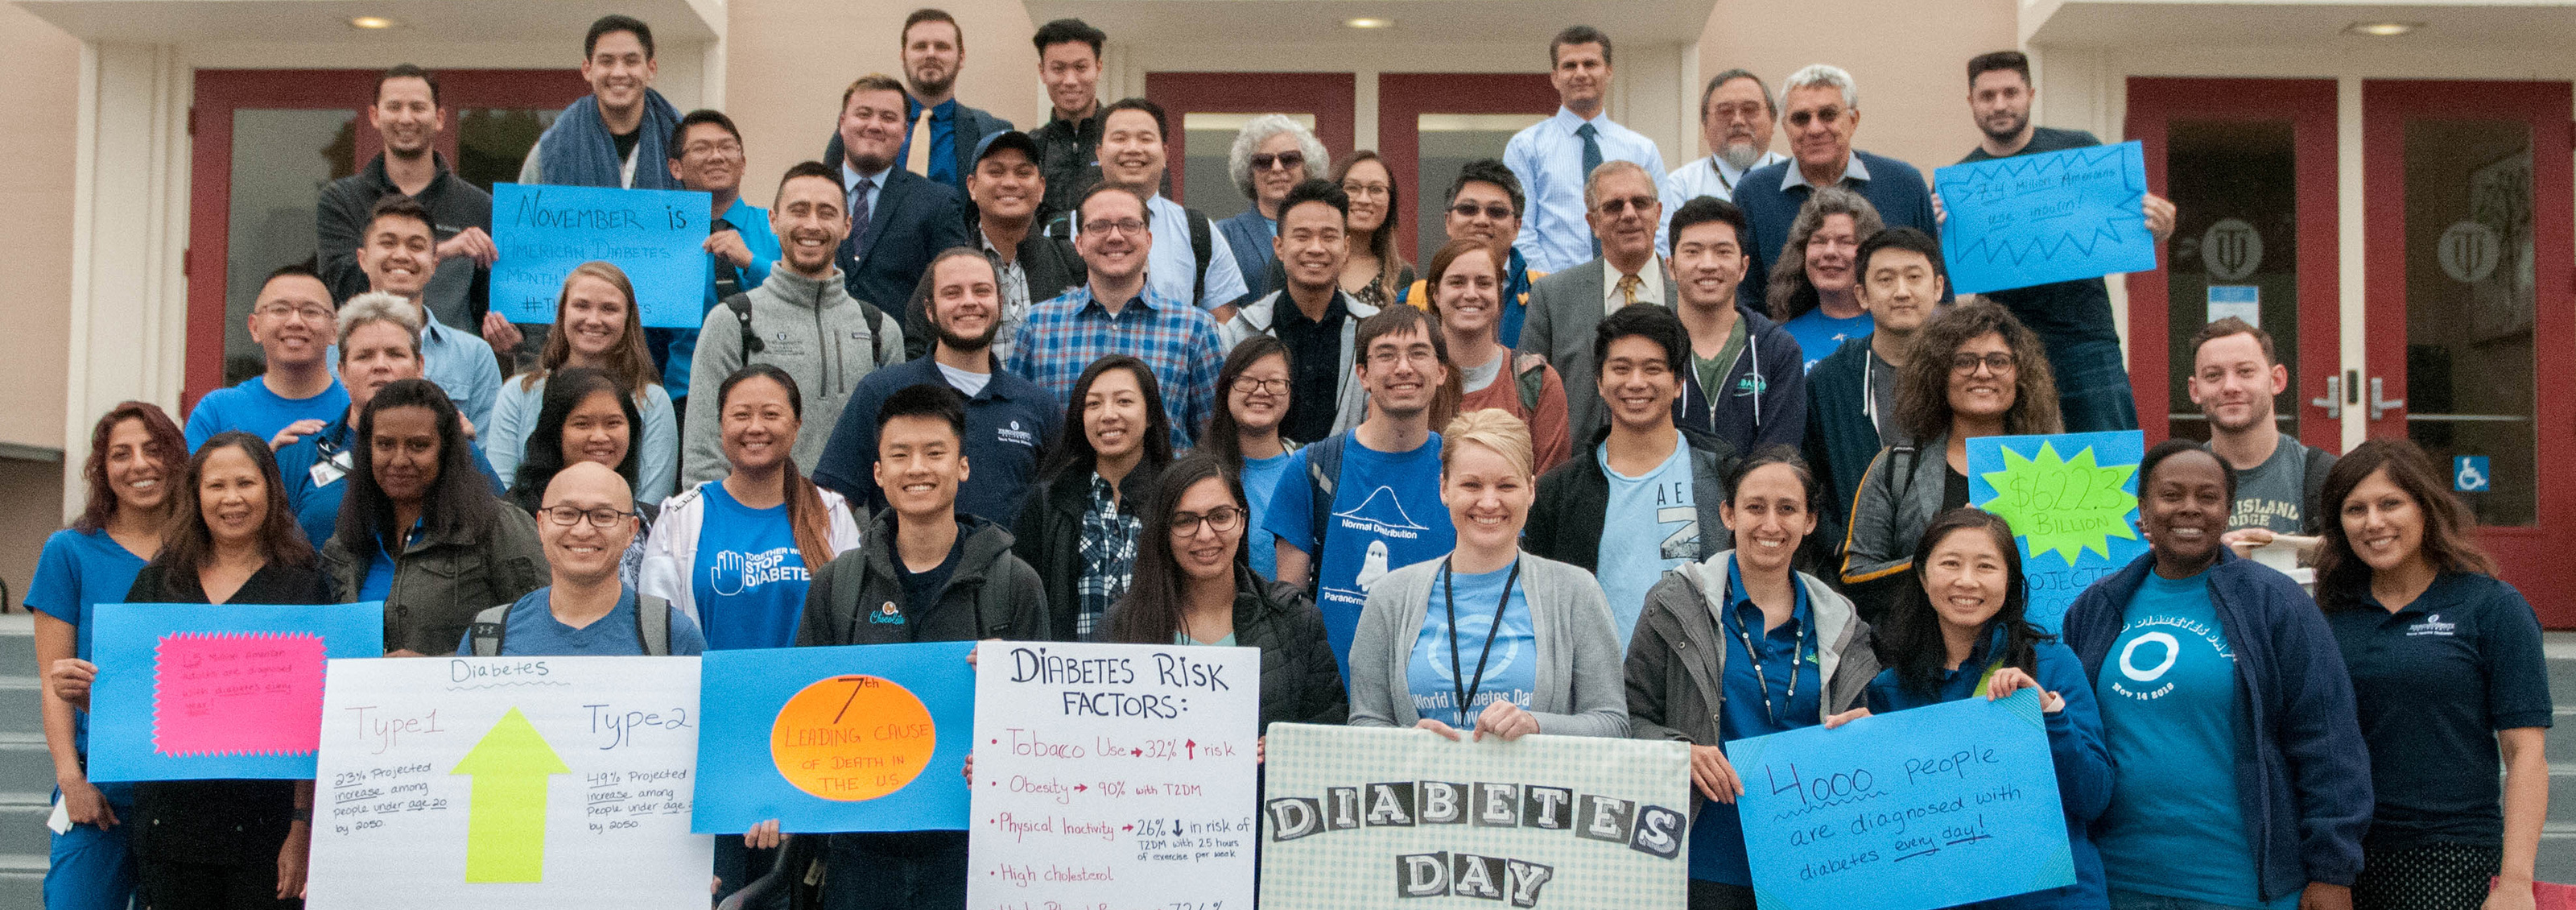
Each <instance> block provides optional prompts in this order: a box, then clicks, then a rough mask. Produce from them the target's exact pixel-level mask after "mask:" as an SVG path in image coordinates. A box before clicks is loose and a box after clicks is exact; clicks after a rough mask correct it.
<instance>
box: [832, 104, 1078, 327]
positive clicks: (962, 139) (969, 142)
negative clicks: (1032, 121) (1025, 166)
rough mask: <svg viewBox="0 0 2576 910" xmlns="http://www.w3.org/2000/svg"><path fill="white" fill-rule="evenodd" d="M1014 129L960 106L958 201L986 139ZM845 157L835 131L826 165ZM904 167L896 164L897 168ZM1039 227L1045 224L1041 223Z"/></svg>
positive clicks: (980, 111)
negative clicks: (980, 144)
mask: <svg viewBox="0 0 2576 910" xmlns="http://www.w3.org/2000/svg"><path fill="white" fill-rule="evenodd" d="M1010 128H1011V121H1008V120H1004V119H1002V118H1000V117H995V116H993V115H992V114H990V113H987V112H985V111H982V110H977V109H975V108H971V107H967V106H966V103H965V102H962V101H961V102H958V103H957V141H955V142H952V143H949V145H951V146H953V147H954V148H955V150H956V154H957V183H956V184H954V185H952V186H950V187H949V189H953V190H956V191H957V198H959V199H964V198H966V175H968V174H971V173H974V172H975V145H976V144H977V143H980V142H983V141H984V137H986V136H990V135H992V134H994V133H999V132H1003V131H1005V130H1009V129H1010ZM841 154H842V149H841V131H840V130H837V129H835V130H833V131H832V138H831V139H830V140H829V141H826V142H824V143H823V163H824V164H828V165H831V166H833V167H840V166H841ZM901 163H902V162H899V161H898V162H896V164H901ZM1039 223H1041V224H1043V223H1045V222H1044V220H1043V219H1041V220H1040V222H1039ZM869 302H870V303H875V302H876V301H869Z"/></svg>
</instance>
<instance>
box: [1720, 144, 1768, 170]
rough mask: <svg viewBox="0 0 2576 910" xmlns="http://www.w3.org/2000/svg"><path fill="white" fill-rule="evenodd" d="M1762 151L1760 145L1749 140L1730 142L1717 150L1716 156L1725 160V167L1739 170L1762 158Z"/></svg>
mask: <svg viewBox="0 0 2576 910" xmlns="http://www.w3.org/2000/svg"><path fill="white" fill-rule="evenodd" d="M1763 151H1764V149H1763V148H1762V147H1761V146H1758V145H1755V144H1753V143H1751V142H1730V143H1727V145H1726V147H1725V148H1723V149H1719V150H1718V152H1717V158H1718V160H1720V161H1724V162H1726V166H1727V167H1731V168H1734V169H1736V170H1737V171H1739V172H1740V171H1743V170H1744V169H1745V168H1749V167H1752V166H1753V163H1754V162H1756V161H1760V160H1762V152H1763Z"/></svg>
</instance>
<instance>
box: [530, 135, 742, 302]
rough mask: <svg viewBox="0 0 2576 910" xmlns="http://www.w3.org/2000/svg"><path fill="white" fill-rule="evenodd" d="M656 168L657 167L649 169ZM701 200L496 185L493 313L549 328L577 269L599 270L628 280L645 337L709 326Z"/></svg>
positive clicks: (696, 195) (700, 196)
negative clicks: (592, 265) (591, 265)
mask: <svg viewBox="0 0 2576 910" xmlns="http://www.w3.org/2000/svg"><path fill="white" fill-rule="evenodd" d="M652 166H654V167H659V166H660V165H659V164H658V163H656V164H653V165H652ZM710 204H711V203H710V201H709V197H708V196H707V194H705V193H700V192H694V191H688V190H622V189H614V188H607V187H591V186H555V185H551V184H549V185H544V186H526V185H521V184H516V183H496V184H493V185H492V245H493V246H494V247H496V248H498V251H499V254H500V255H499V257H498V258H495V259H493V260H492V311H493V312H495V313H500V314H502V315H504V316H506V317H508V318H509V320H510V321H511V322H523V323H551V322H554V321H555V302H556V301H557V300H558V299H560V298H561V297H562V296H563V288H564V276H566V275H570V274H572V270H573V267H574V266H578V265H580V264H582V263H585V262H590V261H593V260H599V261H604V262H607V263H609V264H611V265H614V266H617V268H618V269H619V270H621V271H624V272H625V273H626V280H627V281H628V282H629V283H631V284H633V285H634V286H635V296H636V301H635V302H636V305H637V307H638V308H639V311H638V315H640V316H642V317H643V319H644V327H645V328H648V329H674V328H677V329H694V328H697V327H699V326H700V325H703V324H705V322H706V298H707V281H708V277H707V274H708V270H709V269H710V268H711V266H710V265H709V264H708V260H707V253H706V250H705V248H704V244H705V243H706V242H707V225H708V222H709V221H710V220H711V218H710V216H709V215H708V214H707V207H708V206H709V205H710Z"/></svg>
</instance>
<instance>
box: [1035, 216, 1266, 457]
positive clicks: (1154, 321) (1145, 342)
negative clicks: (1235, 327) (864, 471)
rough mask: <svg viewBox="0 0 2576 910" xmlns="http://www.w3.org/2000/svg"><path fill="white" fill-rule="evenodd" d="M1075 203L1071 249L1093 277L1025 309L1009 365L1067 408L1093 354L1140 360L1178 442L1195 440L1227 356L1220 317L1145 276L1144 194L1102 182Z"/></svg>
mask: <svg viewBox="0 0 2576 910" xmlns="http://www.w3.org/2000/svg"><path fill="white" fill-rule="evenodd" d="M1074 205H1075V208H1074V211H1075V213H1076V214H1077V215H1078V216H1079V217H1080V220H1081V222H1082V224H1081V231H1082V232H1081V234H1080V235H1079V236H1077V237H1076V238H1075V239H1074V249H1076V250H1078V251H1080V252H1081V253H1082V263H1083V265H1084V267H1085V268H1086V269H1087V270H1088V271H1089V273H1090V275H1089V278H1088V279H1087V280H1086V281H1085V283H1083V284H1082V285H1080V286H1077V287H1075V288H1074V289H1073V290H1070V291H1066V292H1064V294H1062V295H1061V296H1058V297H1056V298H1055V299H1053V300H1049V301H1047V302H1045V303H1041V304H1037V305H1034V306H1031V307H1029V321H1028V322H1026V323H1023V324H1022V325H1021V326H1020V337H1019V339H1018V340H1016V341H1013V342H1012V343H1011V356H1010V358H1009V359H1008V360H1007V361H1005V362H1004V366H1005V368H1007V369H1009V370H1010V371H1011V372H1013V373H1017V374H1019V375H1021V376H1025V377H1028V379H1029V381H1031V382H1034V383H1037V385H1038V387H1039V388H1042V389H1045V390H1046V391H1047V394H1048V396H1049V397H1050V398H1051V399H1052V400H1053V401H1054V402H1055V404H1056V405H1057V406H1058V407H1062V406H1064V405H1065V404H1066V403H1067V401H1068V400H1069V399H1070V398H1071V396H1072V395H1073V384H1074V381H1075V380H1077V379H1080V378H1081V377H1082V371H1083V369H1084V368H1085V367H1089V366H1090V365H1091V362H1092V361H1094V360H1098V359H1100V358H1102V357H1106V356H1109V355H1111V354H1127V355H1130V356H1133V357H1135V358H1137V359H1139V360H1143V361H1145V365H1146V366H1147V367H1150V368H1151V369H1152V370H1153V371H1154V381H1155V383H1156V384H1157V385H1158V386H1160V388H1161V391H1162V393H1163V408H1164V410H1165V412H1166V413H1167V414H1168V416H1169V417H1170V418H1171V424H1172V448H1175V449H1186V448H1189V447H1190V446H1192V445H1194V444H1196V440H1197V438H1198V432H1199V427H1201V426H1203V425H1204V424H1205V423H1206V422H1207V418H1208V415H1209V414H1211V413H1213V410H1212V409H1213V408H1215V407H1216V401H1215V396H1216V391H1215V390H1216V374H1217V369H1218V368H1219V367H1220V366H1222V365H1223V363H1224V360H1225V347H1224V345H1223V344H1222V343H1220V341H1219V339H1218V337H1217V330H1216V320H1215V319H1214V318H1212V317H1210V316H1209V315H1208V313H1207V311H1205V310H1201V309H1199V308H1197V307H1194V306H1190V305H1189V304H1186V303H1183V302H1181V301H1180V300H1179V299H1178V298H1174V297H1169V296H1165V295H1164V293H1163V291H1162V289H1161V288H1159V287H1157V286H1155V285H1152V284H1149V283H1147V282H1146V280H1145V262H1146V260H1147V259H1148V258H1149V257H1150V256H1151V255H1152V253H1153V249H1154V246H1155V244H1154V225H1153V223H1152V222H1150V221H1148V220H1147V217H1148V216H1147V214H1146V207H1145V194H1144V193H1142V192H1138V191H1137V190H1134V189H1131V188H1129V187H1127V186H1125V185H1123V184H1117V183H1109V182H1103V183H1101V184H1099V185H1097V186H1094V187H1092V188H1091V190H1090V191H1089V192H1086V193H1084V194H1083V196H1082V198H1081V199H1080V200H1079V201H1077V202H1076V203H1075V204H1074ZM1076 432H1079V428H1076Z"/></svg>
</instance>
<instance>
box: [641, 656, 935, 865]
mask: <svg viewBox="0 0 2576 910" xmlns="http://www.w3.org/2000/svg"><path fill="white" fill-rule="evenodd" d="M974 649H975V643H974V642H967V641H957V642H936V643H929V644H910V645H849V646H843V647H834V648H762V649H750V650H739V651H709V652H707V653H706V656H705V658H704V659H703V660H704V663H703V664H701V666H700V671H699V676H698V684H699V687H700V694H699V696H698V699H699V700H698V708H699V713H700V722H701V725H700V728H699V731H698V775H697V797H696V803H695V808H694V810H692V818H691V827H690V830H691V831H694V832H696V833H699V834H737V833H740V832H742V831H745V830H748V829H750V827H751V826H752V825H754V824H758V823H759V822H761V821H764V820H768V819H777V820H778V822H779V830H781V831H785V832H787V833H790V834H796V833H805V832H836V831H927V830H951V831H956V830H964V829H965V828H966V797H967V793H966V777H965V771H966V756H967V755H968V754H969V753H970V752H972V751H973V749H974V743H973V740H974V735H975V733H974V725H975V673H974V670H975V668H974V667H973V666H972V665H970V664H968V663H966V655H967V654H968V653H969V652H971V651H973V650H974Z"/></svg>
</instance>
